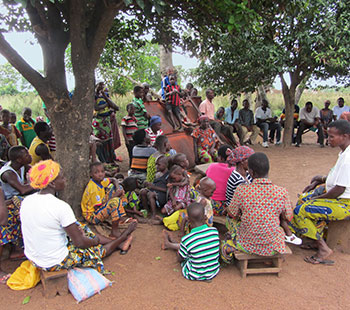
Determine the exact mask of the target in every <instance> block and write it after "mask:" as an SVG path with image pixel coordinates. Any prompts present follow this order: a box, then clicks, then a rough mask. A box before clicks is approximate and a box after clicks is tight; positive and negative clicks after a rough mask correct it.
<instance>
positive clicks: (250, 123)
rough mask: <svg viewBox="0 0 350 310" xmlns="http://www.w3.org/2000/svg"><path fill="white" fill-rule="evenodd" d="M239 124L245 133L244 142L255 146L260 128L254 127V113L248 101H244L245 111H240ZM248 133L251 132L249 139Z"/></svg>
mask: <svg viewBox="0 0 350 310" xmlns="http://www.w3.org/2000/svg"><path fill="white" fill-rule="evenodd" d="M238 122H239V123H240V124H241V127H242V131H243V142H245V143H248V144H255V140H256V138H257V137H258V135H259V131H260V129H259V128H258V126H256V125H254V123H255V121H254V113H253V111H252V110H250V109H249V101H248V99H244V100H243V109H241V110H239V119H238ZM248 132H251V134H250V137H249V138H247V135H248Z"/></svg>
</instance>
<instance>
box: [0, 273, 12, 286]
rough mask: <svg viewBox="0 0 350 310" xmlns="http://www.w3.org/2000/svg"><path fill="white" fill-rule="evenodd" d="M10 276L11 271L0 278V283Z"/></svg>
mask: <svg viewBox="0 0 350 310" xmlns="http://www.w3.org/2000/svg"><path fill="white" fill-rule="evenodd" d="M10 277H11V273H8V274H5V275H3V276H2V277H1V278H0V284H6V282H7V280H8V279H9V278H10Z"/></svg>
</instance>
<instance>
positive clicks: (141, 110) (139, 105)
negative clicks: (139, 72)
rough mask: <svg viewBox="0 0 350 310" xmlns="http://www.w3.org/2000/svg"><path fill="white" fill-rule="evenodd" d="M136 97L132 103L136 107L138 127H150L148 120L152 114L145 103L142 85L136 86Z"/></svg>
mask: <svg viewBox="0 0 350 310" xmlns="http://www.w3.org/2000/svg"><path fill="white" fill-rule="evenodd" d="M134 96H135V97H134V99H133V101H132V104H133V105H134V107H135V117H136V119H137V128H138V129H145V128H147V127H148V120H149V119H150V115H149V114H148V113H147V110H146V108H145V105H144V104H143V101H142V98H143V88H142V87H141V86H135V87H134Z"/></svg>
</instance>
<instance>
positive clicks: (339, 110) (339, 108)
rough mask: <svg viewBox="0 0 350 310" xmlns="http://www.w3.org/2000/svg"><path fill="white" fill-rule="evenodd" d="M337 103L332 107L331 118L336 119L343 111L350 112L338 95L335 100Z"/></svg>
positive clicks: (349, 108)
mask: <svg viewBox="0 0 350 310" xmlns="http://www.w3.org/2000/svg"><path fill="white" fill-rule="evenodd" d="M337 103H338V105H336V106H335V107H334V108H333V119H334V120H335V121H336V120H337V119H340V116H341V114H342V113H344V112H350V107H348V106H346V105H344V98H343V97H339V98H338V100H337Z"/></svg>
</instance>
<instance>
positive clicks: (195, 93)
mask: <svg viewBox="0 0 350 310" xmlns="http://www.w3.org/2000/svg"><path fill="white" fill-rule="evenodd" d="M190 96H191V97H197V96H198V89H197V88H192V89H191V92H190Z"/></svg>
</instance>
